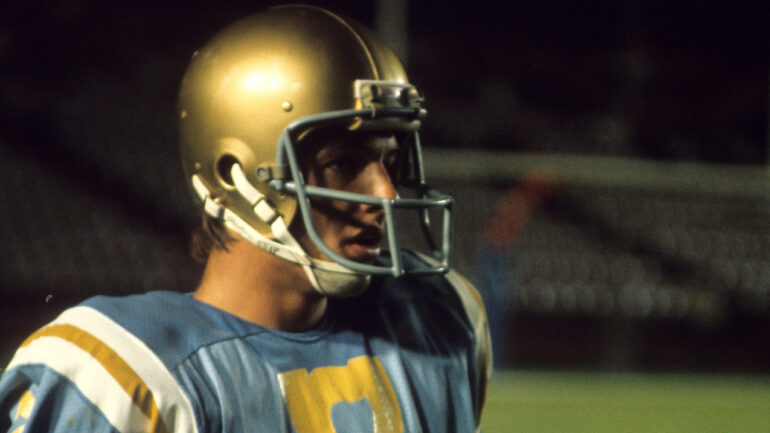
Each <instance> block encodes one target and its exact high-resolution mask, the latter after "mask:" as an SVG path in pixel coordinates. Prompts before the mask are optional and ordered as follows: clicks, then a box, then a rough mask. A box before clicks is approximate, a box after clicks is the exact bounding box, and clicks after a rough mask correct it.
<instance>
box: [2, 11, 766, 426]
mask: <svg viewBox="0 0 770 433" xmlns="http://www.w3.org/2000/svg"><path fill="white" fill-rule="evenodd" d="M309 3H313V4H318V5H321V6H326V7H330V8H332V9H334V10H337V11H340V12H342V13H345V14H347V15H351V16H354V17H356V18H358V19H360V20H361V21H363V22H365V23H367V24H369V25H371V26H374V27H376V28H378V29H379V30H380V32H381V33H382V34H383V36H384V37H385V38H386V39H388V40H389V41H390V42H391V43H392V44H393V45H394V46H395V47H396V48H397V50H398V51H399V53H400V54H401V56H402V58H403V59H405V61H406V62H407V68H408V70H409V71H410V77H411V80H412V81H413V82H414V83H416V84H418V86H420V87H421V89H422V90H423V92H424V93H425V95H426V98H427V102H428V109H429V113H430V117H429V120H428V122H427V124H426V126H425V128H424V132H423V141H424V144H425V146H426V147H427V149H426V161H427V164H428V172H429V173H428V174H429V178H430V179H432V180H433V183H434V184H435V185H436V186H437V187H439V188H440V189H443V190H445V191H447V192H450V193H452V194H453V195H454V196H455V197H456V198H457V205H456V231H455V236H454V241H455V249H454V252H453V260H454V265H455V267H456V268H458V269H459V270H460V271H462V272H464V273H465V274H466V275H468V276H469V278H470V279H471V280H472V281H474V282H476V283H477V284H478V285H479V287H480V288H482V289H484V290H483V291H484V295H485V296H486V297H487V300H488V302H489V303H490V307H491V308H490V316H492V317H490V318H491V319H492V320H493V322H494V324H495V334H496V335H495V337H496V339H497V340H498V341H497V342H496V353H497V359H498V369H499V370H498V371H497V372H496V375H495V377H496V380H494V381H493V385H492V387H493V388H492V390H493V392H492V394H491V403H490V409H489V411H488V420H489V423H490V424H489V429H488V431H556V430H563V431H567V430H566V428H565V427H564V426H565V425H566V426H568V425H573V427H575V426H576V427H575V429H573V430H572V431H689V430H684V429H682V428H681V425H684V424H682V423H685V424H686V420H688V419H693V422H695V420H696V419H698V417H694V418H693V417H691V418H687V417H684V418H683V417H682V414H684V413H689V414H691V415H692V414H693V413H695V414H698V413H708V414H711V415H714V414H716V415H714V416H718V415H719V414H723V415H724V416H723V417H721V418H719V419H720V420H722V421H719V422H716V421H715V422H714V423H711V424H710V427H707V428H702V429H696V430H691V431H738V430H742V429H741V428H738V429H737V430H735V429H734V430H731V428H730V427H731V426H732V427H735V426H743V427H746V428H745V429H743V431H757V430H761V429H755V428H754V427H757V426H759V427H762V426H764V429H765V430H766V428H767V424H766V423H767V421H764V420H762V418H761V417H760V416H758V415H756V414H757V413H760V412H761V411H762V410H765V409H768V408H770V402H769V401H768V395H770V382H768V373H770V344H768V343H770V191H769V189H770V179H769V178H768V176H770V172H768V163H769V162H770V161H769V160H768V147H769V146H770V139H769V137H770V134H769V132H768V123H769V121H770V111H769V110H768V100H769V99H770V82H769V77H770V33H769V32H768V30H769V29H770V28H769V27H770V26H769V25H768V24H770V19H769V18H770V17H769V16H768V13H767V11H766V8H763V7H762V2H751V1H748V2H736V3H733V4H712V3H709V2H706V3H701V2H694V1H691V0H688V1H682V2H673V3H672V2H663V1H652V2H638V3H637V4H626V2H612V1H608V0H597V1H593V2H568V1H564V0H561V1H559V0H546V1H543V2H521V1H513V2H494V1H477V2H456V1H443V2H437V1H433V0H430V1H412V2H407V1H406V0H397V1H396V0H394V1H386V0H381V1H374V0H369V1H355V2H354V1H344V0H338V1H311V2H309ZM270 4H274V2H260V1H249V2H246V1H227V2H218V3H217V4H216V5H213V4H209V3H207V2H195V1H193V2H175V1H171V2H158V3H150V2H130V1H129V2H96V1H89V0H73V1H68V2H66V3H64V2H44V1H29V2H16V3H13V4H4V5H3V6H1V7H0V173H2V179H3V181H2V183H0V194H1V197H2V200H0V240H2V242H1V244H2V247H0V336H2V339H1V340H0V344H1V346H0V363H2V364H5V363H7V361H8V360H9V359H10V356H11V354H12V351H13V348H14V347H15V346H16V345H18V344H19V343H20V342H21V341H22V339H23V338H24V336H25V335H27V334H28V333H29V332H31V331H32V330H33V329H35V328H37V327H38V326H41V325H42V324H44V323H45V322H46V321H48V320H50V319H52V318H53V317H54V316H55V315H56V314H57V313H58V312H59V311H61V310H62V309H63V308H66V307H68V306H70V305H73V304H75V303H77V302H78V301H80V300H82V299H84V298H86V297H88V296H91V295H94V294H97V293H107V294H116V295H120V294H128V293H136V292H143V291H148V290H154V289H166V290H178V291H190V290H192V289H193V288H194V287H195V285H196V281H197V279H198V275H199V272H200V267H199V265H197V264H195V263H194V262H193V261H192V260H191V259H189V258H188V255H187V237H188V233H189V232H190V230H191V229H192V227H193V226H194V224H195V223H196V219H197V218H196V211H195V209H194V208H193V205H192V202H191V199H190V197H189V195H188V192H187V190H186V186H185V184H184V180H183V178H182V172H181V167H180V164H179V162H178V160H177V144H176V130H175V122H176V118H175V102H176V92H177V89H178V85H179V80H180V79H181V76H182V74H183V71H184V68H185V66H186V64H187V61H188V59H189V56H190V55H191V54H192V52H193V51H194V50H195V49H197V48H199V47H200V46H201V45H202V44H203V43H204V42H205V41H206V39H207V38H208V37H209V36H211V35H212V34H213V33H214V32H215V31H216V30H218V29H220V28H221V27H223V26H225V25H226V24H228V23H230V22H232V21H233V20H235V19H237V18H238V17H241V16H244V15H246V14H248V13H252V12H255V11H257V10H260V9H262V8H263V7H266V6H268V5H270ZM765 6H766V5H765ZM661 374H663V376H660V375H661ZM672 374H673V375H674V376H671V375H672ZM682 378H684V379H682ZM669 379H670V380H669ZM608 384H609V385H608ZM645 384H647V385H645ZM656 384H657V385H656ZM639 386H642V388H639ZM644 386H647V388H644ZM618 387H619V388H618ZM619 389H620V390H621V391H618V390H619ZM634 392H637V393H634ZM725 392H727V393H728V394H725V395H727V397H726V398H727V400H710V399H705V400H697V399H695V400H693V398H695V397H694V396H704V395H714V394H715V393H725ZM731 392H732V393H733V394H730V393H731ZM597 393H598V394H597ZM592 395H600V396H601V397H597V398H598V399H599V400H591V398H592V397H591V396H592ZM544 396H545V397H544ZM637 397H638V399H637ZM538 399H540V400H538ZM580 401H587V402H592V401H597V405H592V409H591V410H584V409H585V408H584V407H583V406H580V405H575V404H572V403H569V402H573V403H574V402H580ZM682 401H692V402H693V403H692V404H693V405H694V406H687V405H682V404H681V402H682ZM601 402H604V404H605V406H606V408H607V409H606V410H604V409H597V408H604V407H605V406H602V405H601ZM635 402H636V406H635V405H634V404H635ZM649 402H657V403H655V404H652V405H651V404H650V403H649ZM677 402H678V403H677ZM742 402H743V403H742ZM669 403H670V404H669ZM613 404H614V406H613ZM677 404H679V405H677ZM698 405H700V406H698ZM621 406H622V408H624V410H626V412H622V411H620V409H618V408H619V407H621ZM696 406H697V407H698V408H700V409H697V410H696V409H693V408H694V407H696ZM533 407H536V408H538V410H535V411H534V412H533V411H529V409H527V408H533ZM581 408H582V409H581ZM645 408H646V409H645ZM666 408H668V409H666ZM704 408H705V409H704ZM715 408H716V409H719V410H716V411H714V410H713V409H715ZM570 411H573V412H570ZM699 411H700V412H699ZM576 413H582V414H583V415H584V416H585V417H586V418H585V423H583V424H581V422H582V421H579V420H578V418H575V417H577V415H574V414H576ZM527 414H530V415H531V416H530V415H527ZM603 414H604V415H607V414H616V415H617V414H622V415H618V416H616V417H614V418H613V416H614V415H607V416H606V417H604V418H603ZM633 414H636V415H638V416H637V418H633ZM752 414H754V415H756V416H754V417H753V418H752V416H753V415H752ZM559 415H561V417H560V416H559ZM573 415H574V417H573ZM626 415H628V416H626ZM645 416H649V417H651V418H650V419H652V418H655V419H669V418H670V419H672V420H675V421H672V422H674V424H665V423H664V424H660V423H658V424H656V423H654V422H653V423H651V424H650V423H647V421H645V419H646V418H644V417H645ZM666 416H669V418H665V417H666ZM538 417H543V419H542V420H543V421H544V422H543V423H538V422H537V421H538V419H540V418H538ZM570 417H572V418H570ZM558 419H575V420H578V421H574V422H575V423H577V424H570V423H569V422H567V423H566V424H548V422H546V421H548V420H550V421H549V422H553V421H554V420H558ZM581 419H582V418H581ZM699 419H701V420H703V419H709V418H702V417H701V418H699ZM517 420H518V424H517ZM612 420H618V421H617V422H619V423H620V424H614V423H613V422H612ZM623 420H626V421H627V422H628V423H629V424H627V426H626V427H623V424H622V423H623ZM635 420H636V421H635ZM676 420H678V421H676ZM752 420H753V421H752ZM509 421H510V424H508V422H509ZM529 422H531V423H532V424H528V423H529ZM635 422H638V423H639V424H634V423H635ZM677 422H679V423H680V424H676V423H677ZM741 422H743V424H741ZM586 423H587V424H586ZM736 423H737V424H736ZM747 423H748V424H747ZM762 423H765V424H762ZM506 425H510V429H507V428H506V427H505V426H506ZM560 425H561V427H559V426H560ZM645 425H646V426H648V427H650V426H651V428H650V429H646V428H645ZM689 425H696V426H697V425H702V424H697V423H695V424H689ZM537 426H539V427H540V428H541V429H540V430H538V428H537ZM603 426H604V427H603ZM634 426H637V427H638V428H637V427H634ZM677 426H679V427H677ZM722 426H724V427H725V428H717V427H722ZM605 427H606V428H605Z"/></svg>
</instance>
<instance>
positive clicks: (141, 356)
mask: <svg viewBox="0 0 770 433" xmlns="http://www.w3.org/2000/svg"><path fill="white" fill-rule="evenodd" d="M0 431H3V432H6V431H7V432H12V433H22V432H25V433H26V432H63V431H68V432H69V431H89V432H129V431H132V432H134V431H143V432H195V431H196V423H195V417H194V413H193V410H192V408H191V405H190V402H189V400H188V399H187V398H186V397H185V395H184V394H183V392H182V391H181V389H180V388H179V386H178V385H177V384H176V381H175V380H174V379H173V377H172V376H171V373H170V372H169V371H168V369H167V368H166V367H165V366H164V365H163V364H162V363H161V362H160V360H159V359H158V358H157V357H155V356H154V354H153V353H152V351H150V350H149V349H148V348H147V347H146V346H145V345H143V344H142V342H141V341H139V340H138V339H136V337H134V336H133V334H130V333H128V332H127V331H125V330H124V329H123V328H121V327H120V326H119V325H117V324H116V323H115V322H113V321H112V320H110V319H109V318H108V317H106V316H104V315H102V314H101V313H100V312H98V311H97V310H95V309H92V308H89V307H83V306H81V307H75V308H72V309H70V310H67V311H65V312H64V313H63V314H62V315H61V316H59V318H57V319H56V320H55V321H54V322H52V323H51V324H49V325H48V326H45V327H44V328H42V329H40V330H39V331H37V332H35V333H34V334H32V335H31V336H30V337H29V338H28V339H27V340H25V341H24V342H23V343H22V345H21V346H20V347H19V349H18V350H17V352H16V354H15V355H14V357H13V358H12V360H11V362H10V364H9V365H8V368H7V369H6V370H5V372H4V373H3V375H2V379H0Z"/></svg>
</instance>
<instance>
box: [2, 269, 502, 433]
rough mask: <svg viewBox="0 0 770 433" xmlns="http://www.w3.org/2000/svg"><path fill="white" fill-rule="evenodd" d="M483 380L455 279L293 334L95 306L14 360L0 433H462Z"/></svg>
mask: <svg viewBox="0 0 770 433" xmlns="http://www.w3.org/2000/svg"><path fill="white" fill-rule="evenodd" d="M411 260H416V259H414V258H413V259H411ZM490 371H491V370H490V347H489V334H488V329H487V324H486V317H485V314H484V309H483V306H482V303H481V298H480V297H479V295H478V293H477V292H476V290H475V289H474V288H473V287H472V286H471V285H470V284H469V283H468V282H467V281H466V280H465V279H464V278H462V277H461V276H460V275H458V274H457V273H455V272H450V273H449V274H447V275H444V276H432V277H421V278H398V279H395V278H390V277H387V278H380V277H375V278H373V279H372V284H371V286H370V288H369V290H368V291H367V292H366V293H365V294H363V295H361V296H359V297H356V298H352V299H334V300H331V301H330V303H329V307H328V312H327V314H326V316H325V318H324V319H323V320H322V322H321V323H319V324H318V326H316V327H315V328H314V329H311V330H309V331H306V332H300V333H290V332H281V331H277V330H274V329H269V328H265V327H262V326H259V325H256V324H254V323H251V322H248V321H245V320H242V319H240V318H238V317H236V316H233V315H231V314H229V313H227V312H225V311H222V310H219V309H217V308H215V307H212V306H211V305H208V304H205V303H202V302H199V301H197V300H195V299H194V298H193V297H192V296H191V295H190V294H180V293H175V292H163V291H158V292H150V293H146V294H142V295H133V296H127V297H120V298H115V297H103V296H101V297H94V298H91V299H89V300H87V301H85V302H84V303H82V304H80V305H78V306H76V307H74V308H71V309H68V310H66V311H65V312H63V313H62V314H61V315H60V316H59V317H58V318H57V319H56V320H54V321H53V322H52V323H50V324H49V325H47V326H45V327H43V328H42V329H40V330H39V331H37V332H35V333H34V334H33V335H31V336H30V337H29V338H28V339H27V340H26V341H25V342H24V343H23V344H22V345H21V347H20V348H19V349H18V351H17V352H16V354H15V355H14V357H13V359H12V361H11V363H10V364H9V366H8V368H7V369H6V371H5V372H4V373H3V375H2V379H0V410H2V412H1V413H0V431H8V432H13V433H22V432H65V431H66V432H70V431H73V432H86V431H87V432H124V433H128V432H233V433H242V432H243V433H255V432H271V433H272V432H287V433H288V432H292V433H333V432H336V433H353V432H355V433H362V432H364V433H366V432H370V433H375V432H377V433H385V432H426V433H428V432H435V433H439V432H440V433H447V432H473V431H477V430H478V426H479V422H480V417H481V410H482V407H483V404H484V396H485V393H486V386H487V382H488V380H489V374H490Z"/></svg>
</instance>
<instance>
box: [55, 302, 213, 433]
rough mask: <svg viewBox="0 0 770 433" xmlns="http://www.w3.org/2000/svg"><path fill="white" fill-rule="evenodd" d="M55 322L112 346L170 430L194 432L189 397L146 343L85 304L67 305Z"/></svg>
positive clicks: (179, 432) (184, 432)
mask: <svg viewBox="0 0 770 433" xmlns="http://www.w3.org/2000/svg"><path fill="white" fill-rule="evenodd" d="M54 324H69V325H73V326H76V327H78V328H81V329H87V330H88V332H89V333H91V334H92V335H93V336H94V337H96V338H98V339H99V340H101V341H102V342H108V343H109V346H110V348H111V349H112V350H114V351H115V352H116V353H117V354H118V355H119V356H120V357H121V358H122V359H123V361H125V363H126V364H128V365H129V366H130V367H131V369H133V371H135V372H136V374H137V375H138V376H139V379H140V380H141V381H142V382H143V383H144V384H146V386H147V388H148V389H149V390H150V392H151V393H152V396H153V397H154V399H155V404H156V405H157V408H158V410H159V411H160V415H161V418H162V419H163V423H164V424H165V426H166V428H167V430H168V431H169V432H176V433H197V431H198V430H197V426H196V424H195V416H194V413H193V409H192V405H191V404H190V401H189V399H188V398H187V396H186V395H185V394H184V392H183V391H182V389H181V388H180V387H179V385H178V383H177V382H176V380H175V379H174V378H173V376H171V373H170V372H169V371H168V369H167V368H166V366H165V365H164V364H163V362H162V361H161V360H160V359H159V358H158V357H157V355H155V353H154V352H153V351H152V350H150V348H149V347H147V345H146V344H145V343H144V342H142V341H141V340H139V339H138V338H137V337H136V336H134V335H133V334H131V333H130V332H128V331H126V330H125V329H124V328H123V327H121V326H120V325H118V324H117V323H115V322H114V321H112V320H111V319H109V318H108V317H107V316H105V315H104V314H102V313H100V312H99V311H97V310H95V309H93V308H90V307H85V306H79V307H74V308H70V309H69V310H67V311H65V312H64V313H62V314H61V315H60V316H59V317H58V318H57V319H56V320H54V321H53V322H52V325H54Z"/></svg>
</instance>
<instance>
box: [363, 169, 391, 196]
mask: <svg viewBox="0 0 770 433" xmlns="http://www.w3.org/2000/svg"><path fill="white" fill-rule="evenodd" d="M368 170H369V171H370V173H369V182H368V186H369V189H370V191H368V192H367V194H369V195H373V196H375V197H380V198H396V197H398V192H397V191H396V187H395V186H393V181H392V180H391V179H390V173H389V172H388V169H387V167H385V165H384V164H383V163H381V162H372V163H371V164H369V167H368Z"/></svg>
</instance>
